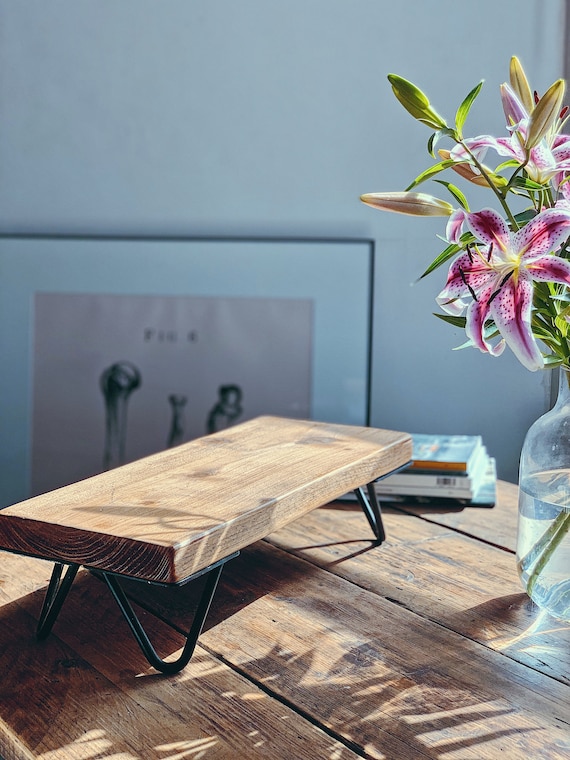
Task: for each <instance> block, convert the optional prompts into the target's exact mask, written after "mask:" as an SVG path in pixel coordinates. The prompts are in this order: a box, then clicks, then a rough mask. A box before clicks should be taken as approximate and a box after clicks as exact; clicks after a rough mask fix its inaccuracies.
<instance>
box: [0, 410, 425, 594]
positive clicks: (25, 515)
mask: <svg viewBox="0 0 570 760" xmlns="http://www.w3.org/2000/svg"><path fill="white" fill-rule="evenodd" d="M411 452H412V442H411V437H410V436H409V435H408V434H406V433H398V432H394V431H389V430H378V429H374V428H363V427H356V426H348V425H333V424H326V423H319V422H307V421H304V420H290V419H284V418H278V417H258V418H256V419H255V420H251V421H250V422H246V423H243V424H242V425H237V426H235V427H233V428H231V429H229V430H227V431H223V432H221V433H216V434H214V435H210V436H205V437H204V438H200V439H197V440H195V441H192V442H190V443H187V444H184V445H182V446H179V447H177V448H175V449H170V450H168V451H165V452H161V453H159V454H155V455H153V456H151V457H148V458H146V459H142V460H139V461H137V462H134V463H132V464H129V465H125V466H123V467H119V468H117V469H115V470H112V471H110V472H106V473H102V474H100V475H96V476H94V477H92V478H89V479H87V480H84V481H82V482H80V483H75V484H73V485H70V486H66V487H64V488H60V489H58V490H56V491H52V492H50V493H48V494H44V495H41V496H37V497H35V498H32V499H28V500H27V501H24V502H21V503H20V504H16V505H13V506H11V507H8V508H7V509H4V510H2V511H0V548H4V549H8V550H12V551H17V552H21V553H24V554H28V555H31V556H36V557H43V558H48V559H58V560H62V561H64V562H73V563H76V564H80V565H86V566H89V567H92V568H99V569H102V570H108V571H111V572H116V573H122V574H125V575H130V576H134V577H137V578H144V579H146V580H153V581H161V582H167V583H176V582H179V581H181V580H183V579H185V578H187V577H188V576H190V575H192V574H193V573H195V572H197V571H199V570H201V569H203V568H204V567H206V566H208V565H209V564H211V563H212V562H215V561H217V560H219V559H223V558H224V557H226V556H228V555H229V554H231V553H233V552H234V551H236V550H239V549H241V548H243V547H244V546H248V545H249V544H251V543H253V542H254V541H257V540H258V539H260V538H263V537H264V536H266V535H268V534H269V533H271V532H272V531H274V530H276V529H278V528H279V527H281V526H282V525H285V524H287V522H289V521H291V520H294V519H295V518H296V517H298V516H300V515H302V514H304V513H305V512H307V511H309V510H311V509H314V508H315V507H318V506H321V505H322V504H326V503H327V502H330V501H331V500H333V499H335V498H338V497H339V496H342V495H343V494H344V493H346V492H348V491H350V490H352V489H354V488H356V487H358V486H362V485H365V484H366V483H369V482H371V481H372V480H374V479H375V478H377V477H379V476H380V475H383V474H385V473H386V472H389V471H391V470H393V469H395V468H397V467H399V466H401V465H403V464H405V463H407V462H408V461H409V460H410V458H411Z"/></svg>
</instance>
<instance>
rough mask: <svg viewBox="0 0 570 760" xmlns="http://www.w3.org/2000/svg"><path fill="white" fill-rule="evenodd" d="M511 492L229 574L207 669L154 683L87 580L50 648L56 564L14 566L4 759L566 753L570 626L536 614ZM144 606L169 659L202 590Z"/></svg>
mask: <svg viewBox="0 0 570 760" xmlns="http://www.w3.org/2000/svg"><path fill="white" fill-rule="evenodd" d="M516 498H517V489H516V487H515V486H512V485H509V484H506V483H500V484H499V499H498V504H497V506H496V507H495V508H493V509H476V508H465V509H463V510H459V511H446V510H445V509H441V510H435V509H433V508H429V509H428V508H422V509H419V508H416V509H410V510H409V511H406V510H402V509H399V510H398V511H395V510H386V511H385V520H384V522H385V527H386V530H387V534H388V538H387V541H386V542H385V543H384V544H383V545H382V546H374V545H373V543H372V542H371V541H370V538H369V532H370V529H369V526H368V524H367V522H366V520H365V518H364V516H363V514H362V512H361V510H360V509H359V508H358V507H357V506H356V505H355V506H352V505H338V504H333V505H330V506H327V507H324V508H321V509H317V510H314V511H313V512H310V513H308V514H306V515H305V516H303V517H301V518H299V519H298V520H296V521H295V522H293V523H291V524H289V525H288V526H287V527H285V528H282V529H281V530H279V531H278V532H275V533H272V534H271V535H270V536H269V537H268V538H267V539H266V540H263V541H259V542H257V543H255V544H254V545H253V546H251V547H250V548H248V549H246V550H244V551H243V553H242V554H241V555H240V557H238V558H237V559H235V560H232V561H231V562H230V563H229V564H228V565H227V566H226V568H225V570H224V573H223V575H222V581H221V585H220V588H219V590H218V594H217V595H216V598H215V600H214V605H213V607H212V610H211V612H210V616H209V618H208V620H207V621H206V626H205V630H204V632H203V634H202V636H201V638H200V640H199V643H198V647H197V649H196V652H195V654H194V658H193V659H192V660H191V662H190V664H189V665H188V666H187V667H186V668H185V669H184V670H183V671H182V672H181V673H179V674H177V675H176V676H170V677H164V676H159V675H156V673H155V671H153V670H152V668H150V667H149V666H148V664H147V662H146V660H145V659H144V657H143V655H142V654H141V652H140V651H139V649H138V647H137V645H136V643H135V641H134V639H133V638H132V636H131V635H130V631H129V630H128V628H127V625H126V623H125V621H124V619H123V618H122V616H121V614H120V612H119V610H118V608H117V607H116V606H115V605H114V602H113V600H112V598H111V596H110V594H109V593H108V589H107V588H106V587H105V585H104V584H103V583H102V582H101V581H100V580H99V579H98V578H97V577H95V576H93V575H92V574H90V573H89V572H87V571H81V572H80V574H79V576H78V577H77V579H76V581H75V583H74V585H73V587H72V589H71V592H70V594H69V597H68V599H67V601H66V604H65V605H64V607H63V609H62V611H61V613H60V616H59V618H58V620H57V622H56V624H55V626H54V629H53V632H52V634H51V635H50V636H49V637H48V638H47V639H46V640H45V641H43V642H37V641H36V639H35V626H36V621H37V617H38V614H39V611H40V608H41V604H42V600H43V594H44V592H45V587H46V584H47V581H48V579H49V575H50V573H51V564H50V563H48V562H45V561H43V560H39V559H32V558H29V557H22V556H17V555H13V554H7V553H3V554H2V555H0V556H1V559H0V667H1V670H0V672H1V674H2V677H1V679H0V755H2V756H3V757H4V758H5V760H23V759H26V760H28V759H29V758H40V759H41V760H84V759H85V758H92V759H96V760H101V759H103V758H105V759H106V760H178V759H182V758H188V759H189V760H196V759H197V758H207V759H208V760H210V759H211V758H215V759H217V758H227V760H236V758H247V760H254V759H255V758H264V760H265V759H266V758H284V759H286V760H296V759H297V758H311V760H312V758H315V759H317V758H318V759H320V758H326V759H327V760H348V759H349V758H359V757H365V758H385V759H386V760H399V759H401V760H417V759H418V758H419V759H421V758H429V759H430V760H435V759H436V758H437V759H438V760H463V759H464V758H471V759H472V760H484V759H485V758H509V760H511V759H512V758H515V759H516V758H521V760H522V759H523V758H524V759H525V760H527V759H528V758H533V760H534V758H547V759H548V760H551V759H555V758H568V757H569V756H570V723H569V721H570V626H568V624H564V623H562V622H557V621H555V620H553V619H552V618H549V617H548V616H546V615H545V614H544V613H541V612H540V611H539V610H537V609H536V608H535V607H534V606H533V605H532V603H531V602H530V601H529V600H528V599H527V597H526V596H525V594H524V593H523V592H522V589H521V587H520V585H519V582H518V579H517V576H516V571H515V561H514V554H513V551H514V542H515V529H516ZM193 586H194V584H191V585H190V586H183V587H172V588H169V589H156V588H152V587H148V586H146V585H145V584H142V583H139V582H131V583H130V584H129V589H130V593H131V594H132V596H133V597H134V598H137V599H138V600H139V602H140V604H141V605H143V607H144V608H145V610H150V609H153V610H154V612H153V613H151V612H149V611H142V612H141V617H142V618H143V619H144V624H145V627H146V629H147V630H148V631H149V634H150V635H151V637H152V638H153V641H154V643H155V646H156V648H157V649H158V651H159V653H160V654H161V655H162V656H165V657H166V656H169V655H170V654H174V652H175V651H177V650H178V649H179V648H180V647H181V646H182V642H183V637H182V635H181V634H180V633H179V631H180V630H181V629H182V630H184V629H185V627H186V626H187V623H188V620H189V618H191V613H192V609H193V604H194V599H195V597H196V594H197V590H196V588H194V587H193Z"/></svg>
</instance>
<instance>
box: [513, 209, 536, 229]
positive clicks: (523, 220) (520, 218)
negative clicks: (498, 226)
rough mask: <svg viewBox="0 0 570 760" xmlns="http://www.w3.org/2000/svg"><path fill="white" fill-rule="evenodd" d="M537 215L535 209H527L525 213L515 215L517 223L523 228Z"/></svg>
mask: <svg viewBox="0 0 570 760" xmlns="http://www.w3.org/2000/svg"><path fill="white" fill-rule="evenodd" d="M536 214H537V212H536V211H535V210H534V209H533V208H527V209H525V210H524V211H521V212H520V213H518V214H515V222H516V223H517V224H520V225H521V226H523V225H525V224H527V223H528V222H530V220H531V219H534V217H535V216H536Z"/></svg>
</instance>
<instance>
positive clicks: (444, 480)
mask: <svg viewBox="0 0 570 760" xmlns="http://www.w3.org/2000/svg"><path fill="white" fill-rule="evenodd" d="M488 464H489V456H488V454H487V450H486V449H485V447H484V446H483V447H482V448H481V453H480V454H479V455H478V456H477V457H476V459H475V461H474V462H473V468H472V470H471V472H470V473H469V474H467V473H465V474H464V475H460V474H458V473H451V472H449V473H445V472H433V473H428V472H414V470H409V469H406V470H402V471H401V472H396V473H394V474H393V475H388V476H387V477H385V478H382V479H381V480H379V481H377V483H376V491H377V493H379V494H380V493H383V494H395V493H400V494H403V495H422V494H423V495H425V496H437V495H439V496H444V495H446V496H451V497H457V498H464V499H469V498H471V497H472V496H473V494H474V493H475V492H476V491H477V488H478V487H479V483H480V481H481V480H482V478H483V477H484V476H485V472H486V470H487V468H488Z"/></svg>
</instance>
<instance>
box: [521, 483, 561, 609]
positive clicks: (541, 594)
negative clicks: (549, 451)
mask: <svg viewBox="0 0 570 760" xmlns="http://www.w3.org/2000/svg"><path fill="white" fill-rule="evenodd" d="M517 567H518V569H519V575H520V577H521V581H522V583H523V584H524V586H525V588H526V589H527V593H528V594H529V596H530V597H531V599H532V600H533V601H534V602H535V603H536V604H537V605H538V606H539V607H542V608H543V609H546V610H547V611H548V612H549V613H550V614H551V615H554V616H555V617H557V618H561V619H563V620H568V619H570V469H566V470H550V471H544V472H540V473H534V474H533V475H531V476H528V477H527V478H525V480H524V482H521V484H520V495H519V526H518V541H517Z"/></svg>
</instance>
